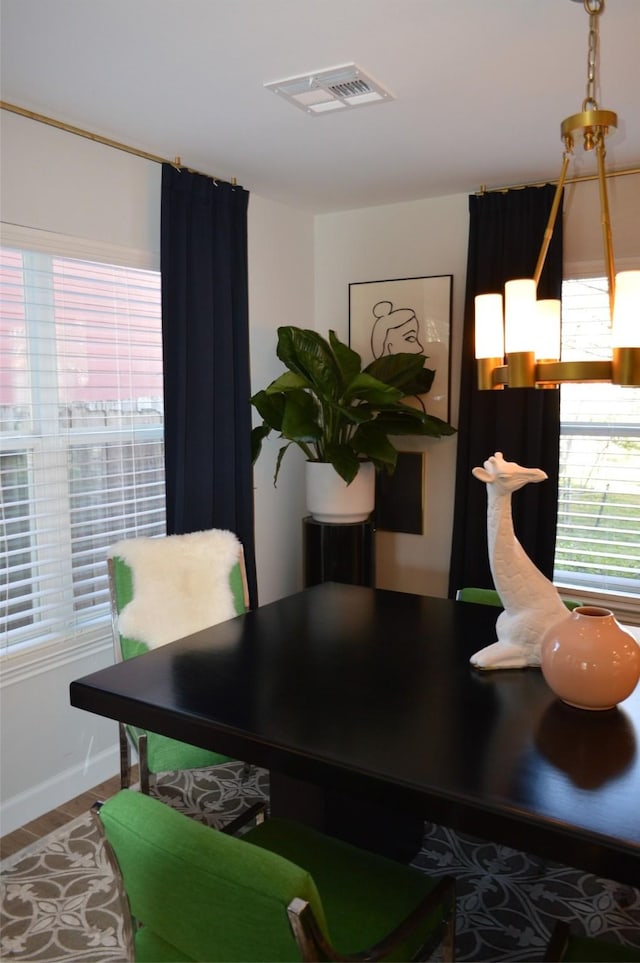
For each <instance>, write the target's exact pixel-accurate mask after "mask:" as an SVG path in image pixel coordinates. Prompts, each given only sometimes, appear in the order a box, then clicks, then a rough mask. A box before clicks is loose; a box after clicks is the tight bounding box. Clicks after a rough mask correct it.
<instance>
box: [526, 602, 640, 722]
mask: <svg viewBox="0 0 640 963" xmlns="http://www.w3.org/2000/svg"><path fill="white" fill-rule="evenodd" d="M540 658H541V669H542V674H543V675H544V677H545V679H546V681H547V683H548V685H549V687H550V688H551V689H552V690H553V691H554V692H555V694H556V695H557V696H559V697H560V698H561V699H562V700H563V701H564V702H567V703H568V704H569V705H571V706H576V707H577V708H579V709H611V708H612V707H613V706H615V705H617V704H618V703H619V702H622V701H623V699H626V698H627V697H628V696H630V695H631V693H632V692H633V690H634V689H635V687H636V685H637V683H638V679H639V678H640V646H639V645H638V643H637V642H636V640H635V638H634V637H633V635H631V633H630V632H627V631H626V630H625V629H623V628H622V626H621V625H620V624H619V623H618V622H617V621H616V619H615V618H614V616H613V613H612V612H610V611H609V609H603V608H599V607H597V606H595V605H581V606H578V608H576V609H574V610H573V612H572V613H571V614H570V615H569V616H568V617H567V618H566V619H562V621H561V622H558V623H557V625H553V626H552V627H551V628H550V629H548V630H547V631H546V632H545V634H544V636H543V639H542V644H541V649H540Z"/></svg>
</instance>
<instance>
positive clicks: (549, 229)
mask: <svg viewBox="0 0 640 963" xmlns="http://www.w3.org/2000/svg"><path fill="white" fill-rule="evenodd" d="M570 160H571V156H570V154H569V152H568V151H566V152H565V154H564V156H563V158H562V169H561V171H560V177H559V179H558V183H557V184H556V192H555V194H554V195H553V204H552V205H551V210H550V212H549V220H548V221H547V226H546V228H545V231H544V236H543V238H542V247H541V248H540V254H539V255H538V263H537V264H536V269H535V271H534V274H533V280H534V281H535V282H536V288H537V287H538V282H539V281H540V275H541V274H542V269H543V267H544V262H545V261H546V258H547V251H548V250H549V245H550V244H551V238H552V237H553V229H554V227H555V223H556V218H557V216H558V208H559V207H560V199H561V198H562V191H563V188H564V182H565V181H566V179H567V169H568V167H569V161H570Z"/></svg>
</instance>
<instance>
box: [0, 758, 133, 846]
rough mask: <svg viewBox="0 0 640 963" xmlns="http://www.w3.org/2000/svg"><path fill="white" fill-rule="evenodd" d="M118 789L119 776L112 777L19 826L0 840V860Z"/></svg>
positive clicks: (57, 827)
mask: <svg viewBox="0 0 640 963" xmlns="http://www.w3.org/2000/svg"><path fill="white" fill-rule="evenodd" d="M132 777H133V778H134V779H135V778H136V775H135V772H132ZM119 789H120V775H117V776H113V777H112V778H111V779H107V780H106V782H102V783H100V785H99V786H94V787H93V789H89V790H87V792H84V793H82V795H81V796H76V797H75V799H70V800H69V802H66V803H64V804H63V805H62V806H58V808H57V809H52V810H51V812H48V813H45V814H44V816H39V817H38V819H34V820H33V821H32V822H30V823H27V824H26V825H25V826H21V827H20V829H16V830H15V831H14V832H12V833H7V835H6V836H2V837H1V838H0V859H5V858H6V857H7V856H12V855H13V854H14V853H17V852H18V850H19V849H22V848H23V847H24V846H29V845H30V844H31V843H35V842H36V840H38V839H41V838H42V837H43V836H46V835H47V834H48V833H51V832H53V830H54V829H59V828H60V826H64V824H65V823H68V822H69V820H71V819H75V818H76V816H81V815H82V814H83V813H86V812H88V811H89V809H91V806H92V805H93V804H94V802H96V801H97V800H103V799H108V798H109V796H113V794H114V793H116V792H118V790H119Z"/></svg>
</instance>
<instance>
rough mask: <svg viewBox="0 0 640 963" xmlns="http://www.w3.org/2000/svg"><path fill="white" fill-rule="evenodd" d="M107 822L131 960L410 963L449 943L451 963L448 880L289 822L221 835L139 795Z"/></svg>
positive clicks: (103, 819) (123, 797)
mask: <svg viewBox="0 0 640 963" xmlns="http://www.w3.org/2000/svg"><path fill="white" fill-rule="evenodd" d="M98 818H99V821H100V823H101V825H102V828H103V831H104V835H105V836H106V839H107V840H108V843H109V844H110V849H109V852H110V855H111V856H112V857H113V856H115V866H116V868H117V869H119V873H120V876H121V879H122V884H123V885H122V888H123V889H124V892H125V893H126V896H127V897H128V903H129V907H130V911H131V915H132V917H133V919H134V920H135V928H132V937H133V944H134V948H133V949H132V950H131V951H130V952H131V955H130V956H129V957H128V958H129V959H135V960H136V961H138V963H140V961H154V963H164V961H170V960H171V961H175V960H200V961H202V960H206V961H210V963H212V961H218V960H219V961H222V960H224V961H233V960H241V961H246V960H254V961H255V960H277V961H286V960H321V959H323V960H324V959H329V960H350V959H362V960H364V959H366V960H412V959H425V958H429V954H430V953H431V952H432V951H433V949H434V948H435V947H436V946H437V945H438V944H439V943H440V942H442V949H443V952H444V956H443V958H444V959H448V960H451V959H453V953H454V937H455V884H454V881H453V879H451V878H448V877H447V878H442V879H440V880H434V879H431V878H429V877H428V876H427V875H425V874H424V873H422V872H421V871H420V870H417V869H415V868H413V867H410V866H405V865H403V864H401V863H397V862H394V861H392V860H388V859H386V858H384V857H382V856H376V855H374V854H372V853H369V852H365V851H364V850H361V849H358V848H356V847H355V846H351V845H349V844H347V843H344V842H340V841H338V840H335V839H332V838H330V837H328V836H325V835H323V834H321V833H318V832H317V831H315V830H313V829H310V828H308V827H306V826H303V825H300V824H299V823H293V822H288V821H286V820H279V819H270V820H267V821H266V822H264V823H262V824H260V825H258V826H256V827H255V828H253V829H250V830H249V831H248V832H247V833H246V834H245V835H244V836H241V837H238V836H228V835H224V834H223V833H220V832H218V831H216V830H214V829H211V828H210V827H208V826H204V825H203V824H201V823H199V822H196V821H195V820H193V819H190V818H189V817H188V816H185V815H184V814H183V813H179V812H177V811H176V810H174V809H171V808H170V807H168V806H163V805H162V804H161V803H159V802H158V801H157V800H155V799H153V798H151V797H149V796H144V795H142V794H140V793H135V792H131V791H130V790H121V791H120V792H119V793H117V794H116V795H115V796H113V797H112V798H111V799H109V800H107V802H105V803H104V804H103V805H102V806H101V807H100V809H99V813H98ZM371 947H375V949H374V950H373V951H372V952H370V953H369V954H367V955H360V956H357V955H356V954H358V953H360V951H363V950H365V949H370V948H371ZM420 951H422V952H421V953H420ZM418 953H420V955H416V954H418ZM422 954H426V956H425V955H422Z"/></svg>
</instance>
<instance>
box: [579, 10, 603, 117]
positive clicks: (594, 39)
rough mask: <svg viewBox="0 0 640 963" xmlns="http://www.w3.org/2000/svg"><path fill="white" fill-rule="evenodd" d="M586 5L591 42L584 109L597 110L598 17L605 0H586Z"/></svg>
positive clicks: (588, 54)
mask: <svg viewBox="0 0 640 963" xmlns="http://www.w3.org/2000/svg"><path fill="white" fill-rule="evenodd" d="M584 6H585V9H586V11H587V13H588V14H589V43H588V49H587V96H586V99H585V101H584V103H583V105H582V109H583V110H597V109H598V102H597V100H596V85H597V70H598V25H599V21H598V17H599V16H600V14H601V13H602V11H603V9H604V0H584Z"/></svg>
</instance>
